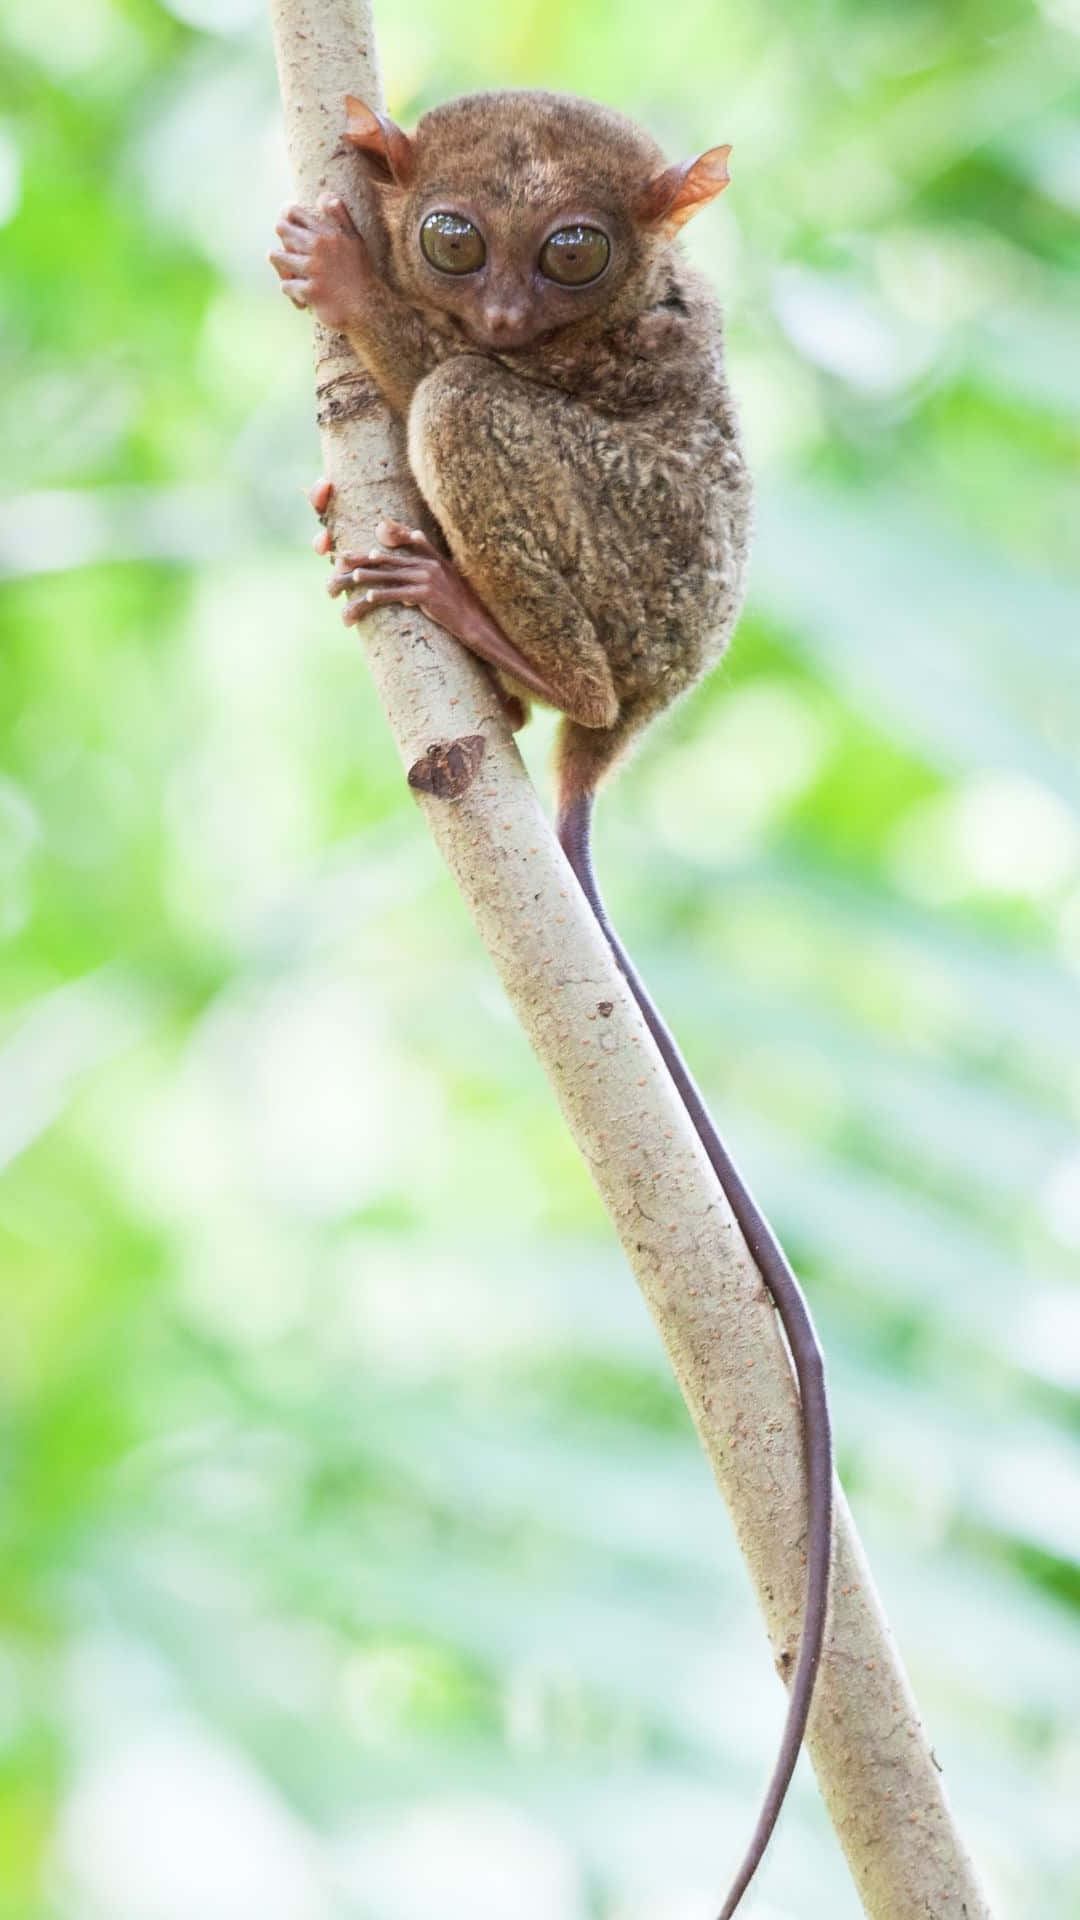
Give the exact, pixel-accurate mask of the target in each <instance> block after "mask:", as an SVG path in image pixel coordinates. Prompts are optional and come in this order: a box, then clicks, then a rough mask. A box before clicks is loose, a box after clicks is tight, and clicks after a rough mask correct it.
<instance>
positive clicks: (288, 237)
mask: <svg viewBox="0 0 1080 1920" xmlns="http://www.w3.org/2000/svg"><path fill="white" fill-rule="evenodd" d="M275 231H276V233H277V235H278V238H279V239H280V241H281V247H280V249H279V250H277V251H276V252H274V253H271V254H270V256H269V258H270V265H271V266H272V267H273V268H274V270H275V272H276V273H277V274H278V275H279V276H280V279H281V291H282V293H284V294H286V295H287V297H288V298H289V299H290V300H291V301H292V303H293V306H294V307H310V308H311V310H312V312H313V313H314V314H315V315H316V316H317V318H318V319H320V320H321V321H322V322H323V325H324V326H327V327H334V328H336V329H337V330H338V331H339V332H343V333H344V332H347V331H348V329H349V327H350V325H351V324H352V323H353V321H354V320H356V319H357V317H358V315H359V312H360V309H361V307H362V305H363V301H364V297H365V295H366V293H367V290H368V288H369V287H370V286H371V284H372V281H373V280H374V277H375V273H374V268H373V267H372V264H371V256H370V254H369V253H368V250H367V247H366V246H365V244H364V241H363V240H362V239H361V237H360V235H359V234H358V233H357V231H356V228H355V227H354V226H353V223H352V219H351V217H350V214H349V209H348V207H347V206H346V205H345V202H344V201H343V200H338V199H337V198H335V196H334V195H333V194H328V193H324V194H321V195H320V196H319V200H318V203H317V205H316V208H315V211H314V212H312V211H311V209H310V208H309V207H297V206H293V207H286V208H285V209H284V211H283V213H282V215H281V218H280V220H279V221H278V223H277V227H276V229H275Z"/></svg>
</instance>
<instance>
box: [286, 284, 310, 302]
mask: <svg viewBox="0 0 1080 1920" xmlns="http://www.w3.org/2000/svg"><path fill="white" fill-rule="evenodd" d="M281 291H282V293H283V294H284V295H285V298H286V299H287V300H291V301H292V303H293V306H294V307H306V306H307V304H308V301H309V298H310V295H311V281H310V280H283V281H282V283H281Z"/></svg>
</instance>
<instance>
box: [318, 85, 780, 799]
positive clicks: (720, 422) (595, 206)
mask: <svg viewBox="0 0 1080 1920" xmlns="http://www.w3.org/2000/svg"><path fill="white" fill-rule="evenodd" d="M411 154H412V159H411V177H410V178H409V179H408V180H407V182H406V183H405V184H403V185H399V184H397V183H395V182H394V181H393V180H392V179H390V180H388V181H387V182H386V183H385V184H380V185H379V187H378V191H377V200H378V206H379V213H380V217H381V219H382V222H383V225H384V227H385V230H386V240H387V258H388V263H389V264H388V278H389V281H390V286H389V287H388V288H386V289H384V297H383V298H382V299H380V300H379V301H378V303H377V304H376V303H372V302H366V303H365V312H364V317H363V324H362V327H361V328H355V327H353V326H350V327H349V328H348V329H347V330H348V332H349V338H350V341H351V343H352V344H353V346H354V347H355V349H356V350H357V352H358V353H359V354H360V356H361V357H362V358H363V359H364V360H365V361H366V362H367V363H368V365H369V366H370V368H371V371H372V373H373V374H374V376H375V379H376V381H377V382H378V383H379V385H380V387H381V388H382V390H383V392H384V394H385V396H386V398H387V399H388V401H389V402H390V404H391V406H393V407H394V408H395V409H396V410H397V411H398V412H399V414H401V415H402V416H403V417H404V418H405V419H406V420H407V426H408V446H409V459H410V463H411V465H412V468H413V471H414V473H415V475H416V479H417V482H418V484H419V486H420V489H421V491H422V493H423V495H424V498H425V500H426V501H427V503H428V505H429V506H430V508H431V510H432V512H433V514H434V515H435V518H436V519H437V521H438V523H439V525H440V527H441V528H442V531H443V533H444V535H445V538H446V541H447V545H448V547H449V549H450V553H451V555H452V557H453V559H454V561H455V562H456V564H457V566H458V568H459V570H460V571H461V573H463V574H464V576H465V578H466V579H467V580H468V582H469V584H470V586H471V587H472V588H473V590H474V592H475V593H476V594H477V596H478V597H479V599H480V600H482V601H483V602H484V604H485V605H486V606H487V607H488V609H489V610H490V612H491V613H492V614H493V616H494V617H495V619H496V621H497V622H498V623H499V625H500V626H501V627H503V629H504V630H505V632H506V633H507V634H508V635H509V637H510V638H511V639H512V640H513V641H514V642H515V643H516V645H517V646H518V647H519V648H520V650H521V652H522V653H523V654H525V655H526V656H527V657H528V658H529V660H530V661H532V662H533V663H534V664H535V665H536V667H537V668H538V669H539V670H540V671H541V672H542V673H543V674H544V676H545V678H547V679H548V680H550V681H551V683H552V684H553V685H554V686H555V687H556V688H557V689H558V690H559V692H560V696H565V697H560V700H559V704H560V706H561V707H562V708H563V711H564V712H566V713H568V715H569V716H570V717H568V718H567V720H566V721H565V722H564V725H563V728H562V730H561V734H560V740H559V746H558V762H559V772H560V786H561V791H562V794H563V797H564V799H565V797H566V795H567V793H568V792H569V791H571V790H577V789H580V788H584V787H592V786H593V785H595V783H596V780H597V779H598V778H599V776H600V775H601V773H602V772H603V771H605V770H606V769H607V767H608V766H610V765H611V764H612V762H613V761H614V760H615V758H616V757H617V756H618V755H619V753H620V752H621V750H622V749H623V748H624V747H625V746H626V744H627V743H628V742H629V741H631V740H632V739H633V737H634V736H635V735H637V734H639V733H640V732H641V730H642V728H643V727H644V726H645V725H646V724H647V722H648V721H649V720H650V719H652V718H653V716H654V715H656V714H658V713H659V712H661V711H662V710H663V709H664V708H665V707H667V706H668V705H669V704H670V703H671V701H672V700H674V699H675V698H676V697H677V696H678V695H679V694H681V693H683V692H685V690H686V689H687V688H688V687H690V686H692V685H693V684H694V682H695V681H696V680H697V679H698V678H699V677H700V676H701V674H702V673H704V672H705V670H706V669H707V668H708V667H709V666H710V665H711V664H712V663H713V662H714V661H715V660H716V659H717V658H718V657H719V655H720V653H721V652H722V650H723V647H724V645H725V643H726V641H727V638H728V636H729V634H730V632H731V629H732V627H733V625H734V623H735V619H736V616H737V614H738V610H739V605H740V601H741V598H742V589H743V576H744V570H745V561H746V552H747V542H748V535H749V521H750V483H749V478H748V474H747V470H746V466H745V463H744V460H743V455H742V449H741V446H740V442H739V434H738V427H737V422H736V418H735V412H734V407H733V404H732V400H731V395H730V392H729V390H728V386H727V381H726V378H725V373H724V363H723V341H722V327H721V318H720V312H719V308H718V306H717V304H716V301H715V300H714V298H713V296H712V294H711V293H710V292H709V290H708V289H707V288H706V287H705V286H704V284H703V283H702V282H701V280H700V279H699V278H698V277H697V275H695V274H694V273H693V272H692V271H691V270H690V268H689V267H688V266H687V264H686V262H685V260H684V259H683V258H682V256H681V252H680V249H679V246H678V243H677V241H675V239H674V236H673V232H672V231H671V228H670V226H667V227H666V226H664V225H662V224H661V225H657V224H655V223H654V224H653V225H652V226H650V227H646V226H643V225H642V223H641V222H640V220H639V219H638V218H636V209H637V208H638V207H639V206H641V205H642V204H643V202H644V201H645V199H646V197H647V193H648V190H649V188H650V186H651V185H653V184H654V183H655V182H656V180H657V177H658V175H660V174H662V172H663V170H664V167H665V162H664V157H663V155H662V153H661V152H660V149H659V148H658V147H657V146H656V144H655V142H654V141H653V140H652V139H650V137H649V136H648V135H647V134H645V133H643V132H642V131H641V130H640V129H638V128H637V127H635V126H634V125H633V124H632V122H630V121H629V120H625V119H623V118H622V117H621V116H620V115H618V114H615V113H612V112H609V111H608V110H607V109H606V108H603V107H599V106H594V105H592V104H591V103H590V102H588V101H584V100H577V99H573V98H570V97H568V96H563V95H558V94H547V93H492V94H478V95H474V96H472V97H470V98H467V99H463V100H455V101H451V102H450V103H449V104H448V105H446V106H442V107H438V108H436V109H435V110H434V111H433V112H431V113H428V114H426V115H425V116H424V118H423V119H422V120H421V121H420V123H419V125H418V127H417V129H416V132H415V134H414V135H413V136H412V140H411ZM383 171H384V172H388V171H389V169H388V168H384V169H383ZM444 205H450V206H452V207H453V208H455V209H461V210H462V211H463V212H464V213H466V214H468V215H472V216H475V217H476V219H477V223H478V224H481V225H482V227H483V230H484V232H485V235H486V238H487V244H488V270H487V272H486V273H485V274H484V276H482V281H483V284H482V285H481V284H480V283H479V281H478V277H477V276H475V275H465V276H462V277H461V278H460V279H458V278H454V277H451V276H448V275H446V274H440V273H438V272H437V271H436V270H435V269H434V268H433V267H431V266H429V265H428V263H427V261H426V260H425V259H424V257H423V255H422V253H421V251H420V246H419V242H418V233H419V227H420V222H421V220H422V219H423V217H424V216H425V214H426V213H427V212H429V211H430V210H431V209H432V208H433V207H442V206H444ZM564 215H565V219H566V221H567V222H569V221H571V220H573V219H575V218H577V219H585V218H586V217H588V216H589V215H592V216H594V217H595V218H597V219H598V220H602V221H603V223H604V228H605V231H606V232H607V233H608V234H609V235H610V238H611V243H612V258H611V263H610V266H609V269H608V271H607V273H606V274H605V275H604V276H603V277H602V279H601V280H600V282H599V283H598V284H597V285H596V286H595V287H586V288H576V289H566V288H562V287H557V286H554V285H552V284H551V283H548V282H544V281H543V280H542V279H541V276H539V275H538V274H537V273H536V272H535V258H536V253H537V251H538V248H539V245H540V243H541V242H542V239H543V237H544V235H545V234H546V232H549V231H550V230H551V228H552V226H553V224H555V223H556V222H557V220H558V219H559V218H560V217H562V216H564ZM684 217H685V215H684ZM500 302H501V303H502V308H503V309H505V308H506V307H507V305H508V304H510V303H514V305H513V311H514V312H515V313H516V312H519V311H520V309H521V306H522V303H523V302H524V303H525V304H526V306H527V310H528V311H527V318H526V320H525V322H524V325H525V326H526V327H529V328H531V330H532V337H531V338H529V339H528V340H527V341H526V342H525V344H524V345H522V346H520V347H515V348H513V349H502V348H500V346H499V345H498V344H497V335H495V336H494V337H493V335H492V330H491V328H490V327H489V326H488V325H487V319H488V317H489V316H490V313H491V310H492V307H493V304H494V306H495V307H496V308H499V304H500Z"/></svg>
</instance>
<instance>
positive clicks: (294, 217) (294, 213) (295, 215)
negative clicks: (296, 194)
mask: <svg viewBox="0 0 1080 1920" xmlns="http://www.w3.org/2000/svg"><path fill="white" fill-rule="evenodd" d="M278 219H279V220H288V221H291V222H292V224H293V226H295V227H313V226H314V225H315V221H314V219H313V217H312V215H311V214H310V213H309V212H308V209H307V207H302V206H300V204H299V202H298V201H295V200H292V201H290V202H289V203H288V205H287V206H284V207H282V209H281V212H280V213H279V214H278Z"/></svg>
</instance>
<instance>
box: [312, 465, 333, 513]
mask: <svg viewBox="0 0 1080 1920" xmlns="http://www.w3.org/2000/svg"><path fill="white" fill-rule="evenodd" d="M333 493H334V483H333V481H332V480H328V479H327V478H326V475H325V474H321V475H320V476H319V478H318V480H316V482H315V485H314V486H313V487H308V489H307V497H308V499H309V500H310V502H311V504H312V506H313V507H314V509H315V512H316V513H325V512H326V510H327V508H328V507H329V505H330V501H331V499H332V498H333Z"/></svg>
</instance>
